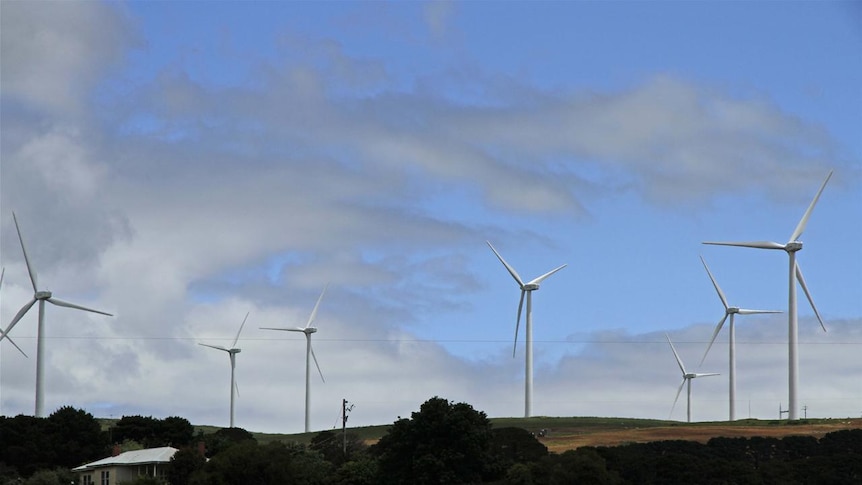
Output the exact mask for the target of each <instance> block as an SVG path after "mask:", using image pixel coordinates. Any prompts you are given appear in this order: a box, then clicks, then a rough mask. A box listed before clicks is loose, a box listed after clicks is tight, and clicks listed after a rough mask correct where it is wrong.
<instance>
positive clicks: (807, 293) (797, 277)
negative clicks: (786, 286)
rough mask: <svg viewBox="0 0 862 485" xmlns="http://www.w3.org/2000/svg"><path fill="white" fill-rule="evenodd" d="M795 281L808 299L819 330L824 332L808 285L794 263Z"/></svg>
mask: <svg viewBox="0 0 862 485" xmlns="http://www.w3.org/2000/svg"><path fill="white" fill-rule="evenodd" d="M796 279H797V280H798V281H799V286H801V287H802V291H804V292H805V296H806V297H807V298H808V303H810V304H811V309H812V310H814V314H815V315H817V321H818V322H820V328H822V329H823V331H824V332H825V331H826V325H823V318H822V317H820V312H818V311H817V307H816V306H814V299H813V298H811V293H809V292H808V285H806V284H805V278H803V277H802V269H801V268H800V267H799V263H796Z"/></svg>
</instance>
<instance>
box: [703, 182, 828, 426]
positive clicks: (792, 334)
mask: <svg viewBox="0 0 862 485" xmlns="http://www.w3.org/2000/svg"><path fill="white" fill-rule="evenodd" d="M831 177H832V170H830V171H829V174H828V175H826V180H824V181H823V184H822V185H820V190H818V191H817V195H815V196H814V200H812V201H811V204H810V205H809V206H808V209H807V210H806V211H805V214H803V215H802V219H801V220H800V221H799V224H797V226H796V229H795V230H794V231H793V234H791V235H790V240H789V241H787V243H785V244H781V243H777V242H771V241H751V242H713V241H707V242H704V244H712V245H717V246H740V247H745V248H757V249H782V250H784V251H785V252H786V253H787V256H788V259H789V263H790V264H789V271H788V273H789V278H788V279H789V285H788V296H787V333H788V339H787V341H788V351H787V353H788V360H789V364H788V388H789V394H790V397H789V402H790V403H789V405H788V409H789V411H790V412H789V413H788V416H787V419H790V420H797V419H799V406H798V405H797V402H798V401H797V399H796V396H797V386H798V384H799V355H798V350H799V340H798V338H799V329H798V326H799V324H798V321H797V316H796V282H797V281H799V285H800V286H802V291H804V292H805V296H806V297H807V298H808V303H810V304H811V309H812V310H814V315H816V316H817V321H819V322H820V327H821V328H823V331H824V332H825V331H826V326H825V325H823V319H822V318H821V317H820V312H818V311H817V307H816V306H814V300H813V299H812V298H811V293H809V292H808V286H807V285H806V284H805V278H803V277H802V269H800V268H799V265H798V264H797V263H796V252H797V251H799V250H800V249H802V241H800V240H799V236H801V235H802V232H803V231H805V226H806V225H807V224H808V218H809V217H811V212H812V211H813V210H814V206H815V205H816V204H817V200H818V199H820V194H822V193H823V189H825V188H826V183H827V182H829V179H830V178H831Z"/></svg>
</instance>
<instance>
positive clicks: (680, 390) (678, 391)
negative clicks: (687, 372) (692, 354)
mask: <svg viewBox="0 0 862 485" xmlns="http://www.w3.org/2000/svg"><path fill="white" fill-rule="evenodd" d="M683 386H685V377H683V378H682V384H680V385H679V389H677V390H676V397H675V398H673V406H671V407H670V416H673V409H674V408H675V407H676V402H677V401H679V395H680V393H681V392H682V388H683ZM670 416H668V417H670Z"/></svg>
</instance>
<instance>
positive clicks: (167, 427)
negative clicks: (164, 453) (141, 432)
mask: <svg viewBox="0 0 862 485" xmlns="http://www.w3.org/2000/svg"><path fill="white" fill-rule="evenodd" d="M194 436H195V427H194V426H192V423H190V422H189V420H188V419H186V418H181V417H179V416H168V417H167V418H165V419H163V420H162V422H161V424H160V426H159V433H158V439H159V441H160V442H161V443H160V444H161V446H173V447H174V448H181V447H183V446H188V445H190V444H192V440H193V439H194Z"/></svg>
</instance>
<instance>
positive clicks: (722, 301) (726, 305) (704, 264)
mask: <svg viewBox="0 0 862 485" xmlns="http://www.w3.org/2000/svg"><path fill="white" fill-rule="evenodd" d="M700 262H701V263H703V267H704V268H706V274H708V275H709V279H710V280H711V281H712V286H714V287H715V292H716V293H718V297H719V298H720V299H721V304H722V305H724V309H725V310H727V307H728V304H727V297H725V296H724V292H723V291H721V287H720V286H718V283H716V281H715V278H713V277H712V272H711V271H710V270H709V266H707V265H706V260H705V259H703V256H701V257H700ZM725 316H726V315H725ZM704 357H706V355H704Z"/></svg>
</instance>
